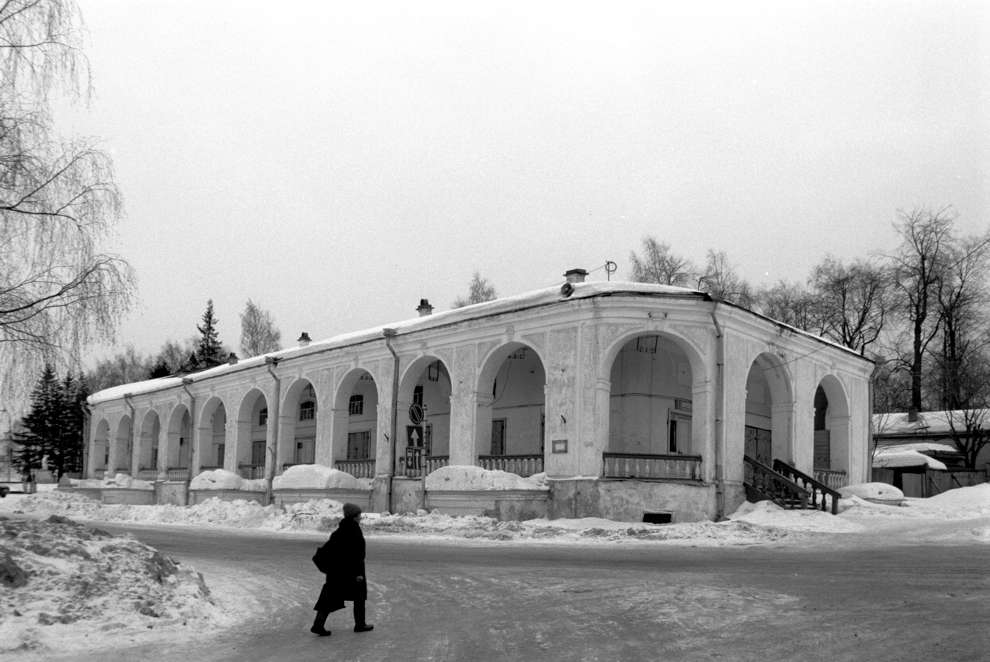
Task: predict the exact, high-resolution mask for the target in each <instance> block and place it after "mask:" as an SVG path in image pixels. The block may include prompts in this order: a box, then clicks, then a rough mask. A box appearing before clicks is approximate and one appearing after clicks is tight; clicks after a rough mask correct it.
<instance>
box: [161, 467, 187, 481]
mask: <svg viewBox="0 0 990 662" xmlns="http://www.w3.org/2000/svg"><path fill="white" fill-rule="evenodd" d="M165 478H166V480H189V467H169V468H168V469H166V470H165Z"/></svg>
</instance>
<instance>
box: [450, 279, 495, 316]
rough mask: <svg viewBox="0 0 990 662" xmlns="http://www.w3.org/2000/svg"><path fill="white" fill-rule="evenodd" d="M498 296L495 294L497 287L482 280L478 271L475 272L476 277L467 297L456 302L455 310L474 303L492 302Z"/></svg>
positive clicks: (469, 287)
mask: <svg viewBox="0 0 990 662" xmlns="http://www.w3.org/2000/svg"><path fill="white" fill-rule="evenodd" d="M497 296H498V295H497V294H495V286H494V285H492V284H491V282H490V281H489V280H488V279H487V278H482V276H481V274H480V273H479V272H477V271H475V272H474V276H472V278H471V284H470V285H468V294H467V297H466V298H465V297H457V299H455V300H454V304H453V307H454V308H463V307H464V306H470V305H471V304H473V303H482V302H484V301H491V300H493V299H495V298H496V297H497Z"/></svg>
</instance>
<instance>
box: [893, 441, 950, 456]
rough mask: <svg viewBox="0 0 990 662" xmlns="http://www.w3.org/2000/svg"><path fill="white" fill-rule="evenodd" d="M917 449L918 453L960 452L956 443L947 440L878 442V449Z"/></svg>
mask: <svg viewBox="0 0 990 662" xmlns="http://www.w3.org/2000/svg"><path fill="white" fill-rule="evenodd" d="M888 450H890V451H894V450H899V451H916V452H918V453H958V452H959V451H958V450H956V447H955V445H954V444H952V443H950V442H945V441H908V442H898V441H896V440H889V441H887V443H884V442H882V441H881V442H878V443H877V451H888Z"/></svg>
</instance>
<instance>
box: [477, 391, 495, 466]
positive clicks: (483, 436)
mask: <svg viewBox="0 0 990 662" xmlns="http://www.w3.org/2000/svg"><path fill="white" fill-rule="evenodd" d="M494 401H495V398H494V397H492V395H491V393H475V402H476V403H477V404H476V411H475V439H476V441H475V449H476V451H477V454H478V455H488V454H489V453H490V452H491V449H492V403H493V402H494ZM475 459H476V460H477V458H475Z"/></svg>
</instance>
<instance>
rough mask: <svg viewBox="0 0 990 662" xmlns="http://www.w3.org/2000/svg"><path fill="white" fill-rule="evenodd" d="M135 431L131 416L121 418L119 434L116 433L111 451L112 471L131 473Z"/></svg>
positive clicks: (118, 427) (118, 428)
mask: <svg viewBox="0 0 990 662" xmlns="http://www.w3.org/2000/svg"><path fill="white" fill-rule="evenodd" d="M133 433H134V430H133V425H132V422H131V417H130V416H124V417H123V418H121V419H120V423H118V424H117V434H116V435H114V441H113V448H112V449H111V452H110V460H111V462H110V463H111V464H112V465H113V466H111V467H109V468H110V473H116V472H118V471H120V472H123V473H127V474H130V472H131V455H132V452H133V444H134V441H133V440H134V437H133Z"/></svg>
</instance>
